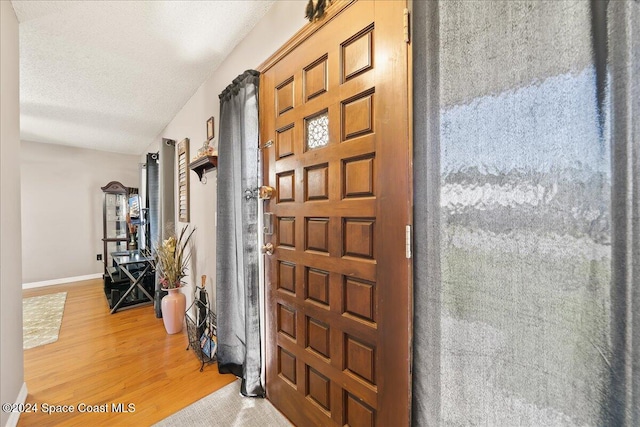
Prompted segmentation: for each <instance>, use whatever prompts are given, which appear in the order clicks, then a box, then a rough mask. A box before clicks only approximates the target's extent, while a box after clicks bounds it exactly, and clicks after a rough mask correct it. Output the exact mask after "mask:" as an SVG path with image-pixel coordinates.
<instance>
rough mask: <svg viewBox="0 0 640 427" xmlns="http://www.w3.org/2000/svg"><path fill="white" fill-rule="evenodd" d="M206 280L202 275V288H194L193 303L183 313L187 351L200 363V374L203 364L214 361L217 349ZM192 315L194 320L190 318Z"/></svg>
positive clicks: (214, 317)
mask: <svg viewBox="0 0 640 427" xmlns="http://www.w3.org/2000/svg"><path fill="white" fill-rule="evenodd" d="M206 280H207V276H205V275H203V276H202V286H196V289H195V292H194V295H193V303H191V305H190V306H189V308H188V309H187V310H186V311H185V313H184V315H185V321H186V323H187V335H188V337H189V344H188V345H187V350H189V348H191V349H192V350H193V352H194V353H195V355H196V357H197V358H198V359H199V360H200V361H201V362H202V364H201V365H200V372H202V370H203V369H204V365H205V363H212V362H215V361H216V350H217V347H218V339H217V323H216V315H215V314H214V313H213V311H211V309H210V308H209V295H208V294H207V290H206V289H205V287H204V285H205V283H206ZM190 312H192V314H190ZM194 315H195V318H193V317H192V316H194Z"/></svg>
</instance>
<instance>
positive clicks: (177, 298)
mask: <svg viewBox="0 0 640 427" xmlns="http://www.w3.org/2000/svg"><path fill="white" fill-rule="evenodd" d="M188 228H189V226H184V227H183V228H182V231H181V232H180V236H179V237H176V236H170V237H169V238H168V239H165V240H164V241H163V242H162V243H161V244H160V245H159V246H158V247H157V248H155V254H154V255H155V256H154V261H155V268H156V271H158V274H159V276H160V283H161V284H162V289H163V290H166V291H167V292H169V293H168V294H167V295H165V296H164V298H162V303H161V306H162V321H163V322H164V328H165V329H166V330H167V333H168V334H177V333H178V332H180V331H182V316H183V315H184V311H185V307H186V305H187V303H186V298H185V296H184V294H183V293H182V292H180V288H181V287H182V278H183V277H184V276H186V270H187V265H188V264H189V260H190V259H191V251H188V253H186V252H187V251H186V249H187V244H188V243H189V240H190V239H191V236H192V235H193V233H194V232H195V229H193V230H191V231H190V232H188V230H187V229H188Z"/></svg>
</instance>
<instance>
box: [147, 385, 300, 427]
mask: <svg viewBox="0 0 640 427" xmlns="http://www.w3.org/2000/svg"><path fill="white" fill-rule="evenodd" d="M191 426H194V427H195V426H203V427H204V426H221V427H222V426H224V427H280V426H282V427H292V426H293V425H292V424H291V423H290V422H289V421H288V420H287V419H286V418H285V417H284V415H282V414H281V413H280V412H278V410H277V409H276V408H275V407H274V406H273V405H272V404H271V402H269V401H268V400H267V399H260V398H252V397H244V396H241V395H240V380H237V381H235V382H232V383H231V384H229V385H227V386H225V387H222V388H221V389H220V390H218V391H215V392H213V393H211V394H210V395H209V396H207V397H205V398H202V399H200V400H198V401H197V402H196V403H194V404H192V405H189V406H187V407H186V408H184V409H182V410H181V411H179V412H176V413H175V414H173V415H171V416H170V417H167V418H165V419H164V420H162V421H160V422H159V423H157V424H154V427H191Z"/></svg>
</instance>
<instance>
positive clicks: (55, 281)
mask: <svg viewBox="0 0 640 427" xmlns="http://www.w3.org/2000/svg"><path fill="white" fill-rule="evenodd" d="M91 279H102V273H96V274H87V275H86V276H75V277H63V278H62V279H53V280H44V281H42V282H31V283H23V284H22V289H32V288H42V287H44V286H53V285H62V284H65V283H72V282H81V281H83V280H91Z"/></svg>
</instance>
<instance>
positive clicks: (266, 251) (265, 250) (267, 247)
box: [261, 243, 273, 255]
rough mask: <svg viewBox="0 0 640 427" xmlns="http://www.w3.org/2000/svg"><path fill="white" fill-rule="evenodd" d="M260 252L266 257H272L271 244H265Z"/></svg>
mask: <svg viewBox="0 0 640 427" xmlns="http://www.w3.org/2000/svg"><path fill="white" fill-rule="evenodd" d="M261 252H262V253H263V254H267V255H273V245H272V244H271V243H267V244H266V245H263V246H262V249H261Z"/></svg>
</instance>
